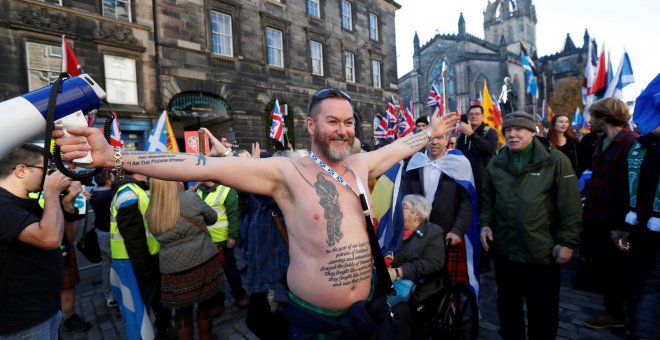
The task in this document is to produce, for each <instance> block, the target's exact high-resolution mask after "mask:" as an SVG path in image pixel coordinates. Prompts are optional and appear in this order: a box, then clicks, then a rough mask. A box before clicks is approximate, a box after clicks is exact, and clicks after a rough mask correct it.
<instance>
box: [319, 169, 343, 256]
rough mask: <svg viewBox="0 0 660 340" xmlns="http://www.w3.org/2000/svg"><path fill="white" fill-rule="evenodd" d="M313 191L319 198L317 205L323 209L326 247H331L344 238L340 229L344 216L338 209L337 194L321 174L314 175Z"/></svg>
mask: <svg viewBox="0 0 660 340" xmlns="http://www.w3.org/2000/svg"><path fill="white" fill-rule="evenodd" d="M314 189H316V194H317V195H318V196H319V204H320V205H321V207H323V217H325V219H326V220H327V221H328V226H327V231H328V247H332V246H334V245H335V244H337V243H338V242H339V241H341V239H342V237H344V234H342V232H341V228H340V227H341V220H342V218H343V217H344V215H343V214H342V213H341V209H340V208H339V192H338V191H337V187H335V185H334V184H333V183H332V182H330V181H328V180H327V179H326V178H325V176H323V174H321V173H318V174H316V183H314Z"/></svg>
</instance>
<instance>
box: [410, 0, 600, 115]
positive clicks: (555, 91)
mask: <svg viewBox="0 0 660 340" xmlns="http://www.w3.org/2000/svg"><path fill="white" fill-rule="evenodd" d="M536 22H537V18H536V10H535V7H534V5H533V3H532V0H496V1H494V2H490V1H488V3H487V4H486V9H485V10H484V35H485V39H482V38H479V37H477V36H475V35H471V34H469V33H467V32H466V29H465V19H464V18H463V15H462V14H461V15H460V17H459V20H458V34H438V35H436V36H435V37H433V38H432V39H431V40H430V41H428V42H426V43H425V44H423V45H421V44H420V41H419V38H418V36H417V35H416V34H415V37H414V39H413V44H414V54H413V70H412V71H410V72H408V73H407V74H405V75H404V76H403V77H401V78H400V79H399V93H400V96H401V97H402V98H404V100H409V99H412V101H413V103H414V105H415V112H417V113H419V114H430V109H428V108H426V105H425V104H426V101H427V97H428V94H429V89H430V86H431V84H436V85H437V86H438V88H439V89H441V86H442V63H443V62H445V63H446V65H447V78H448V79H447V84H446V88H447V97H448V98H445V100H446V102H447V103H448V104H446V105H448V109H449V110H456V106H457V100H458V99H460V103H461V106H462V107H461V110H462V112H465V110H466V109H467V107H468V105H469V103H470V102H471V101H473V100H475V99H477V98H479V97H480V94H481V91H482V88H483V84H484V81H486V83H487V86H488V89H489V91H490V94H491V95H493V96H495V98H496V99H497V98H498V97H499V95H500V93H501V91H502V85H503V81H504V78H505V77H510V78H511V79H512V81H513V84H514V88H515V90H516V92H517V94H518V98H517V99H518V102H517V103H516V107H517V108H518V109H523V110H527V111H528V112H537V113H538V112H540V109H539V108H540V106H541V102H542V99H543V98H547V99H548V100H549V103H550V104H551V106H553V108H554V107H555V106H554V105H553V104H558V103H559V102H560V101H561V100H562V99H560V98H565V97H566V96H569V97H570V98H571V105H572V103H573V102H574V100H575V99H579V93H580V90H579V88H578V89H576V90H575V91H576V92H575V93H573V92H571V91H572V86H574V85H575V83H576V80H575V79H576V77H577V78H580V77H581V75H582V73H583V71H584V65H585V63H584V61H583V59H584V57H585V56H586V53H587V51H586V48H587V46H588V44H586V43H585V44H584V47H583V48H576V47H575V45H574V44H573V42H572V41H571V39H570V36H567V42H566V43H565V46H564V49H563V50H562V52H559V53H557V54H554V55H551V56H545V57H542V58H540V59H539V58H538V57H537V53H536ZM521 41H522V42H523V43H524V44H525V46H526V49H527V51H528V52H529V53H530V54H531V55H532V59H533V60H534V61H535V63H536V65H537V72H538V74H537V78H538V83H539V100H538V101H535V100H534V99H533V98H532V96H530V95H527V94H526V93H525V88H526V87H525V74H524V70H523V68H522V65H521V60H520V42H521ZM585 41H589V37H588V34H587V33H585ZM579 81H581V78H580V80H579ZM580 84H581V83H580ZM555 99H556V101H557V103H555ZM535 102H536V106H534V103H535ZM559 106H560V107H561V108H563V106H561V105H559ZM565 106H566V107H568V106H569V105H568V104H566V105H565ZM574 110H575V106H573V108H572V109H571V110H568V111H564V112H573V111H574ZM555 112H560V110H558V109H555Z"/></svg>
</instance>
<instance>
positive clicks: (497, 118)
mask: <svg viewBox="0 0 660 340" xmlns="http://www.w3.org/2000/svg"><path fill="white" fill-rule="evenodd" d="M481 106H482V107H483V108H484V122H486V124H488V125H489V126H490V127H491V128H493V129H494V130H495V131H497V135H498V136H499V137H500V144H501V145H503V144H504V142H505V141H504V135H502V113H501V112H500V110H499V109H498V108H497V106H495V102H494V101H493V97H491V95H490V92H488V87H487V86H486V80H484V88H483V90H482V91H481Z"/></svg>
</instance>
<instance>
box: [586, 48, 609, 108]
mask: <svg viewBox="0 0 660 340" xmlns="http://www.w3.org/2000/svg"><path fill="white" fill-rule="evenodd" d="M605 90H607V61H606V60H605V48H604V47H603V49H602V51H601V52H600V59H598V70H597V71H596V79H594V84H593V86H591V89H590V90H589V95H594V96H595V97H596V98H602V97H603V96H604V95H605Z"/></svg>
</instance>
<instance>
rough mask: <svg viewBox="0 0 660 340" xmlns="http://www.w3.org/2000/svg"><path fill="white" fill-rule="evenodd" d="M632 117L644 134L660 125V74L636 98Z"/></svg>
mask: <svg viewBox="0 0 660 340" xmlns="http://www.w3.org/2000/svg"><path fill="white" fill-rule="evenodd" d="M632 117H633V120H634V121H635V124H637V128H638V129H639V132H640V133H641V134H642V135H646V134H648V133H649V132H651V131H653V130H655V129H656V128H657V127H658V126H660V74H658V75H657V76H656V77H655V78H654V79H653V80H651V82H650V83H649V84H648V85H647V86H646V88H645V89H644V91H642V93H641V94H640V95H639V97H637V100H635V111H634V113H633V116H632ZM656 203H657V201H656Z"/></svg>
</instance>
